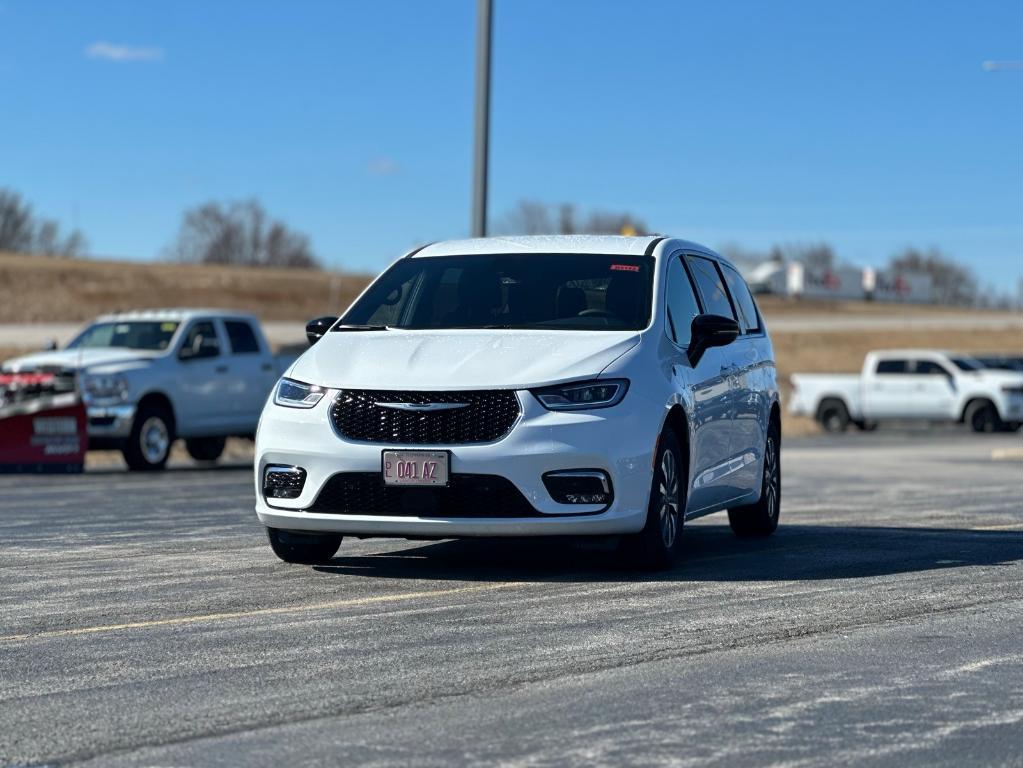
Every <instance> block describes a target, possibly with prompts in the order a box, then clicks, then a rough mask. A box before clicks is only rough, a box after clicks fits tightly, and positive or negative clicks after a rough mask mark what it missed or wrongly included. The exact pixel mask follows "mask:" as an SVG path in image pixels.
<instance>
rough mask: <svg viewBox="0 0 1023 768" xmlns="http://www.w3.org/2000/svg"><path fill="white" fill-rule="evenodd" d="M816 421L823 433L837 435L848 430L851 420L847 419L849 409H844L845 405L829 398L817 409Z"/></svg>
mask: <svg viewBox="0 0 1023 768" xmlns="http://www.w3.org/2000/svg"><path fill="white" fill-rule="evenodd" d="M817 421H818V422H820V425H821V427H822V428H823V429H824V431H825V432H831V433H833V434H839V433H841V432H845V431H846V430H847V429H849V424H850V423H851V421H852V420H851V419H850V418H849V409H848V408H846V407H845V403H843V402H842V401H841V400H837V399H835V398H829V399H827V400H825V401H824V402H822V403H821V404H820V407H819V408H818V409H817Z"/></svg>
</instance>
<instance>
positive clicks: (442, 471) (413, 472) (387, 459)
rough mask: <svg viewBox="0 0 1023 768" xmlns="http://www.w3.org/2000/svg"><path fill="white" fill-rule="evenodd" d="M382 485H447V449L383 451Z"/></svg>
mask: <svg viewBox="0 0 1023 768" xmlns="http://www.w3.org/2000/svg"><path fill="white" fill-rule="evenodd" d="M382 463H383V467H382V471H383V475H384V485H447V484H448V452H447V451H384V455H383V459H382Z"/></svg>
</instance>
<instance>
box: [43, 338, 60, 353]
mask: <svg viewBox="0 0 1023 768" xmlns="http://www.w3.org/2000/svg"><path fill="white" fill-rule="evenodd" d="M58 349H60V347H59V346H58V345H57V340H56V339H47V341H46V343H45V344H43V351H44V352H55V351H56V350H58Z"/></svg>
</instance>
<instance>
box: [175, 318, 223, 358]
mask: <svg viewBox="0 0 1023 768" xmlns="http://www.w3.org/2000/svg"><path fill="white" fill-rule="evenodd" d="M181 348H182V349H191V350H192V352H193V353H194V354H195V356H196V357H216V356H217V355H219V354H220V341H219V340H218V339H217V330H216V328H214V327H213V323H212V322H211V321H209V320H199V321H198V322H195V323H192V325H191V327H190V328H189V329H188V331H187V333H185V340H184V341H183V342H182V344H181Z"/></svg>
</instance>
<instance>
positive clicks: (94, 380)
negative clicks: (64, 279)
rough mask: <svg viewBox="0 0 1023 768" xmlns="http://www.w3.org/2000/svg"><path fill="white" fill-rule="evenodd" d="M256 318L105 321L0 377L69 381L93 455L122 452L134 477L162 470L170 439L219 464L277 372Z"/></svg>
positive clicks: (199, 313)
mask: <svg viewBox="0 0 1023 768" xmlns="http://www.w3.org/2000/svg"><path fill="white" fill-rule="evenodd" d="M282 364H283V361H279V360H277V359H276V358H275V357H274V355H273V354H272V353H271V350H270V347H269V345H268V344H267V341H266V338H265V337H264V335H263V332H262V329H261V328H260V327H259V322H258V321H257V320H256V318H255V317H253V316H251V315H247V314H244V313H239V312H233V311H231V310H219V309H168V310H146V311H140V312H126V313H118V314H112V315H105V316H103V317H99V318H97V319H96V320H95V321H94V322H93V323H92V324H91V325H89V326H87V327H86V328H85V329H84V330H82V331H81V332H80V333H79V334H78V335H77V336H76V337H75V338H74V339H73V340H72V341H71V342H70V343H69V344H68V345H67V347H66V348H65V349H62V350H54V351H49V352H39V353H36V354H31V355H26V356H24V357H18V358H15V359H13V360H8V361H7V362H6V363H4V365H3V371H4V372H6V373H27V372H39V373H73V374H75V375H76V376H77V377H78V381H79V387H80V389H81V394H82V399H83V400H84V401H85V405H86V409H87V414H88V436H89V447H90V448H106V449H110V448H113V449H119V450H121V451H122V452H123V454H124V459H125V461H126V462H127V463H128V466H129V467H130V468H131V469H135V470H155V469H163V467H164V466H165V465H166V463H167V457H168V455H169V454H170V449H171V445H172V444H173V443H174V440H175V439H176V438H179V437H180V438H183V439H184V441H185V447H186V448H187V450H188V453H189V454H190V455H191V456H192V457H193V458H194V459H196V460H199V461H216V460H217V459H218V458H219V457H220V454H221V453H222V452H223V450H224V442H225V439H226V438H227V437H230V436H241V437H250V436H252V435H254V434H255V432H256V425H257V424H258V422H259V414H260V412H261V411H262V409H263V405H264V403H265V401H266V398H267V396H268V395H269V394H270V391H271V390H272V389H273V387H274V384H275V383H276V382H277V379H278V378H280V375H281V372H282V370H281V369H282Z"/></svg>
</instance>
